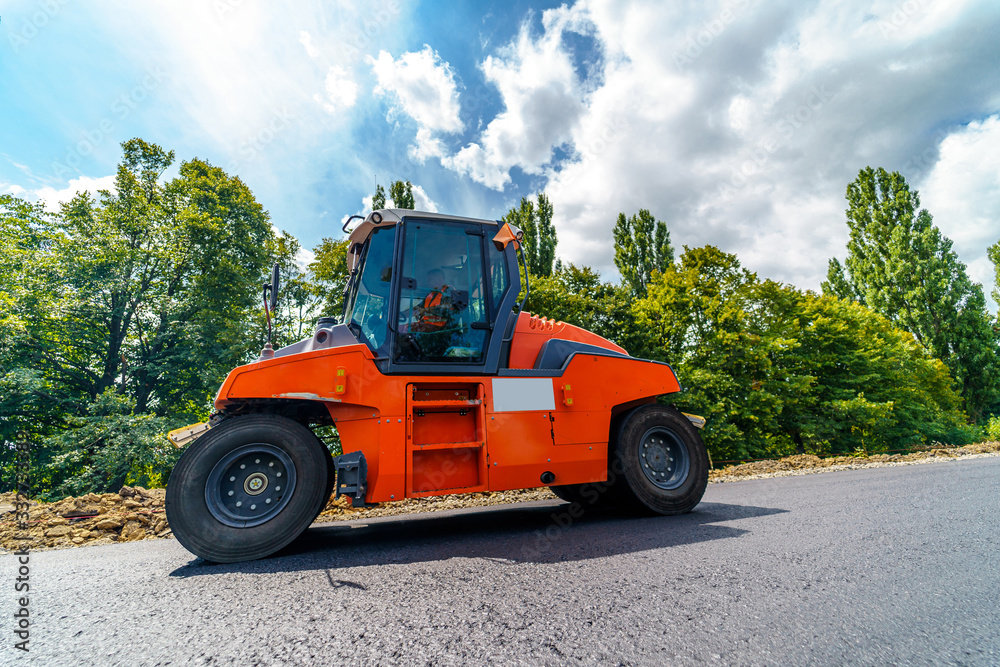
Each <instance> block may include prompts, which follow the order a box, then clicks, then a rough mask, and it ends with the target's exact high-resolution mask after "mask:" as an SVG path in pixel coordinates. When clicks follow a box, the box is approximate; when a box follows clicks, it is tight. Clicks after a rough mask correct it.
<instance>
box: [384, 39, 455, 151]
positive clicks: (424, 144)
mask: <svg viewBox="0 0 1000 667" xmlns="http://www.w3.org/2000/svg"><path fill="white" fill-rule="evenodd" d="M368 63H369V64H370V65H371V67H372V72H373V73H374V74H375V77H376V79H377V81H378V84H377V85H376V87H375V93H376V94H377V95H382V96H385V97H387V98H389V99H390V100H391V101H392V104H393V111H394V112H396V113H401V114H405V115H407V116H409V117H410V118H412V119H413V120H414V121H415V122H416V124H417V136H416V143H415V144H414V146H413V147H412V148H411V151H410V154H411V157H413V158H414V159H415V160H417V161H419V162H424V161H425V160H426V159H427V158H428V157H434V156H440V155H442V154H443V151H444V147H443V145H442V143H441V141H440V139H438V138H437V134H438V133H447V134H452V133H455V132H460V131H461V130H462V128H463V125H462V120H461V118H460V117H459V101H458V87H457V84H456V83H455V74H454V72H453V71H452V69H451V66H450V65H449V64H448V63H446V62H443V61H442V60H441V58H440V57H439V56H438V54H437V53H436V52H435V51H434V50H433V49H431V47H429V46H425V47H424V48H423V50H421V51H413V52H409V53H404V54H403V55H401V56H400V57H399V58H398V59H394V58H393V57H392V55H391V54H390V53H389V52H387V51H380V52H379V54H378V58H372V57H370V56H369V57H368Z"/></svg>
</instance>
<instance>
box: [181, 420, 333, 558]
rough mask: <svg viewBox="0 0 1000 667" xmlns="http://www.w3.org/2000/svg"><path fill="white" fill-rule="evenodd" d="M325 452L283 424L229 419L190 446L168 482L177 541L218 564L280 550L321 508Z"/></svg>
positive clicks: (307, 434) (298, 427) (303, 431)
mask: <svg viewBox="0 0 1000 667" xmlns="http://www.w3.org/2000/svg"><path fill="white" fill-rule="evenodd" d="M324 449H325V447H324V446H323V445H322V443H320V441H319V440H318V439H317V438H316V436H315V435H313V433H312V432H311V431H310V430H309V429H307V428H306V427H305V426H303V425H302V424H299V423H298V422H295V421H292V420H291V419H288V418H286V417H279V416H277V415H267V414H263V415H247V416H245V417H236V418H233V419H227V420H226V421H224V422H223V423H222V424H220V425H219V426H217V427H216V428H213V429H212V430H210V431H209V432H208V433H206V434H205V435H203V436H201V437H200V438H198V440H196V441H195V442H194V443H193V444H191V446H190V447H188V449H187V451H186V452H184V455H183V456H181V458H180V460H179V461H178V462H177V465H176V466H175V467H174V470H173V472H172V473H171V475H170V481H169V483H168V484H167V498H166V512H167V521H168V522H169V524H170V528H171V530H172V531H173V534H174V536H175V537H177V540H178V541H179V542H180V543H181V544H182V545H183V546H184V548H186V549H187V550H188V551H190V552H191V553H193V554H195V555H196V556H200V557H202V558H204V559H205V560H209V561H214V562H217V563H234V562H238V561H244V560H253V559H256V558H263V557H264V556H268V555H270V554H273V553H274V552H276V551H278V550H280V549H282V548H284V547H285V546H287V545H288V544H289V543H291V542H292V540H294V539H295V538H296V537H298V536H299V535H300V534H301V533H302V532H303V531H305V529H306V528H308V527H309V524H310V523H312V520H313V518H314V517H315V516H316V515H317V514H318V513H319V512H320V510H321V509H322V507H323V504H324V503H325V501H326V499H325V498H324V497H323V493H324V491H325V490H326V488H327V484H328V480H329V473H328V463H327V456H328V454H324V451H323V450H324Z"/></svg>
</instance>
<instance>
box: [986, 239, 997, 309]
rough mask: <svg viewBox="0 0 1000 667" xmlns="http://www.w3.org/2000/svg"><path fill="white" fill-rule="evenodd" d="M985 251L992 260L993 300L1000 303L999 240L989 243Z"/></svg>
mask: <svg viewBox="0 0 1000 667" xmlns="http://www.w3.org/2000/svg"><path fill="white" fill-rule="evenodd" d="M986 253H987V255H989V258H990V261H991V262H993V294H992V296H993V300H994V301H996V302H997V303H1000V241H997V242H996V243H994V244H993V245H991V246H990V247H989V248H988V249H987V250H986Z"/></svg>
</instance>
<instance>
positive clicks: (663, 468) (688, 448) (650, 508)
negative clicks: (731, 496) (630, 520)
mask: <svg viewBox="0 0 1000 667" xmlns="http://www.w3.org/2000/svg"><path fill="white" fill-rule="evenodd" d="M610 473H614V474H615V481H614V484H613V487H612V490H613V491H614V495H615V499H616V500H617V501H618V503H619V504H621V505H623V506H625V507H626V508H629V509H633V510H637V511H640V512H654V513H656V514H684V513H686V512H690V511H691V510H693V509H694V508H695V506H696V505H697V504H698V503H699V502H701V498H702V496H703V495H704V493H705V488H706V487H707V486H708V453H707V451H706V450H705V444H704V443H703V442H702V440H701V436H700V435H699V434H698V431H697V430H696V429H695V427H694V426H693V425H692V424H691V422H690V421H688V419H687V418H686V417H685V416H684V415H683V414H681V413H680V412H679V411H678V410H677V409H676V408H673V407H669V406H665V405H646V406H643V407H641V408H637V409H636V410H634V411H633V412H631V413H630V414H629V415H628V416H627V417H626V418H625V420H624V421H623V423H622V424H621V426H620V428H619V430H618V434H617V437H616V439H615V442H614V447H613V451H612V456H611V470H610V471H609V474H610Z"/></svg>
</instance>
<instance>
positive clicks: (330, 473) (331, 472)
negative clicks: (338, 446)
mask: <svg viewBox="0 0 1000 667" xmlns="http://www.w3.org/2000/svg"><path fill="white" fill-rule="evenodd" d="M320 445H321V446H322V447H323V453H324V454H325V455H326V490H325V491H324V492H323V501H322V502H321V503H320V504H319V509H318V510H316V516H314V517H313V520H312V521H310V522H309V523H310V524H312V523H313V522H314V521H316V518H317V517H318V516H319V514H320V512H322V511H323V510H324V509H325V508H326V505H327V503H329V502H330V496H332V495H333V487H334V485H335V484H336V482H337V471H336V469H335V468H334V466H333V454H331V453H330V448H329V447H327V446H326V443H325V442H320Z"/></svg>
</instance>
